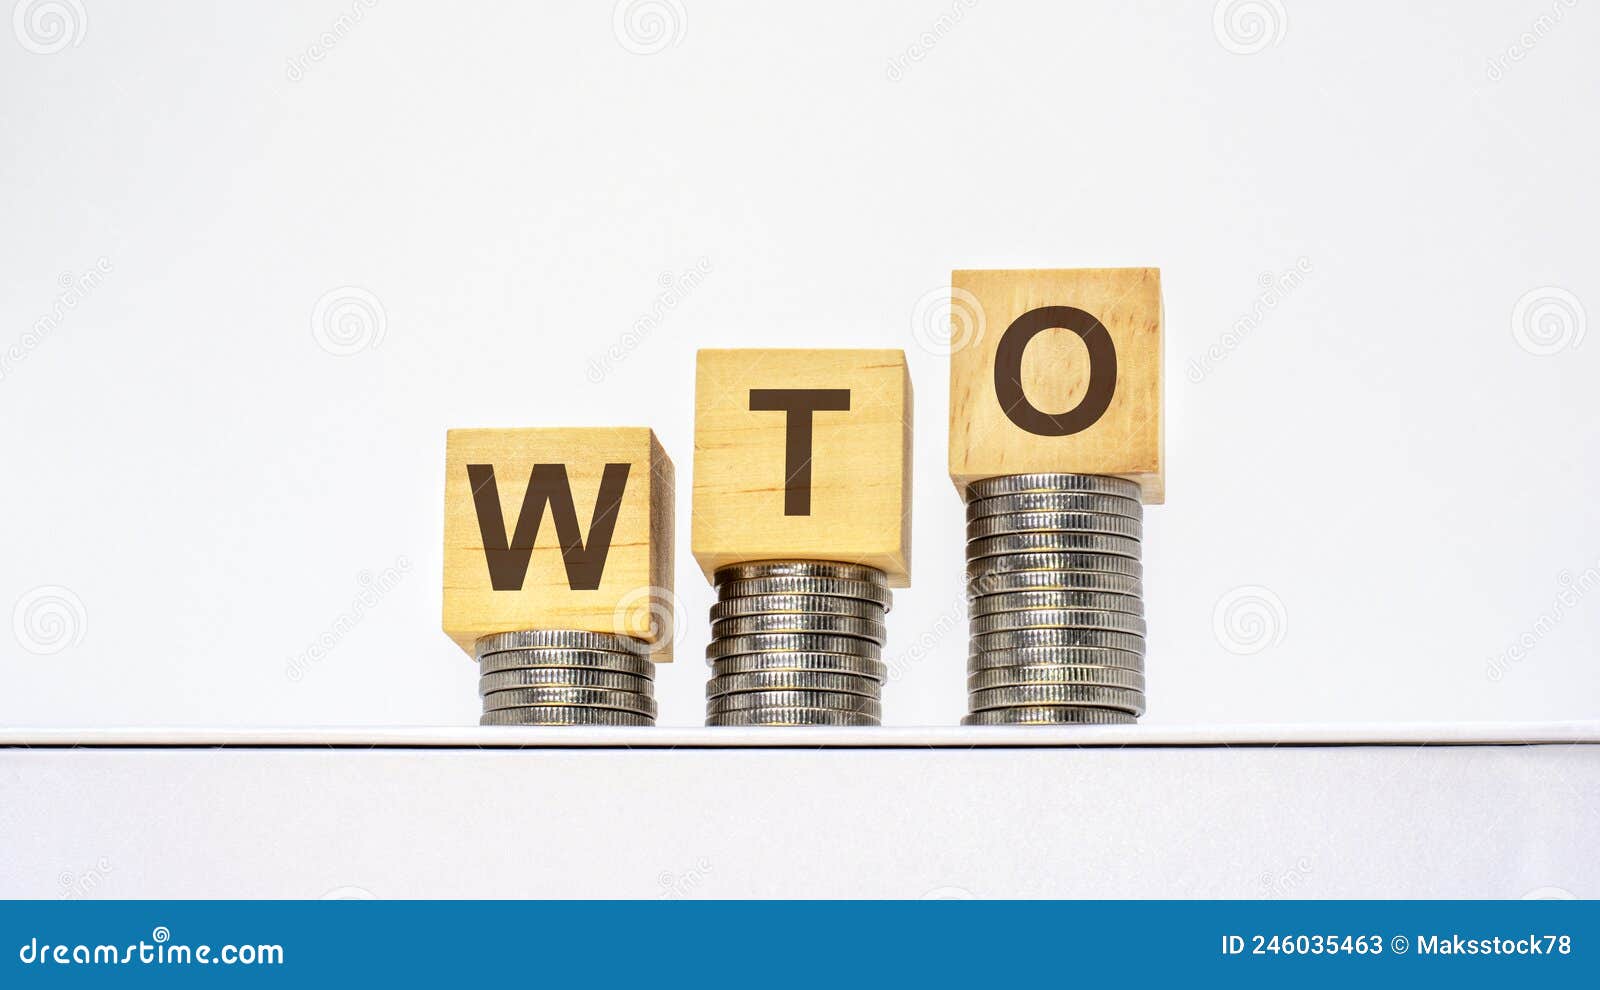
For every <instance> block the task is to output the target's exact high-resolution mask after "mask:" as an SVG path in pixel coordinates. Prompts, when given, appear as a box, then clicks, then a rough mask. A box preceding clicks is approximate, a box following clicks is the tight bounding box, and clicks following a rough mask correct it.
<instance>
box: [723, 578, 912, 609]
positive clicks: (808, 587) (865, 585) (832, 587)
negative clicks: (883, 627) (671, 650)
mask: <svg viewBox="0 0 1600 990" xmlns="http://www.w3.org/2000/svg"><path fill="white" fill-rule="evenodd" d="M717 594H718V596H719V597H720V598H721V600H723V601H727V600H728V599H730V598H748V597H754V596H758V595H832V596H833V597H835V598H859V599H861V600H862V601H867V602H877V603H878V604H879V605H882V606H883V607H884V609H885V611H887V610H888V608H889V606H890V605H891V604H893V601H894V596H893V595H892V594H890V592H889V589H888V588H885V587H883V586H882V585H877V584H873V583H872V582H871V581H851V580H847V579H844V578H827V577H816V578H810V577H768V578H751V579H750V580H748V581H729V582H728V583H727V584H724V585H722V586H721V587H719V588H718V589H717Z"/></svg>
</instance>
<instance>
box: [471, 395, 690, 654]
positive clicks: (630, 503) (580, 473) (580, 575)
mask: <svg viewBox="0 0 1600 990" xmlns="http://www.w3.org/2000/svg"><path fill="white" fill-rule="evenodd" d="M672 498H673V471H672V462H671V461H670V460H668V459H667V455H666V452H665V451H663V450H662V449H661V444H660V443H659V442H658V441H657V440H656V437H655V434H654V433H652V432H651V431H650V430H648V429H645V428H643V427H625V428H579V429H503V430H451V431H449V433H448V435H447V438H446V441H445V518H444V631H445V632H446V633H448V634H449V635H450V638H451V639H453V640H455V641H456V643H457V644H458V645H459V646H460V647H461V648H462V649H463V650H466V651H467V652H468V653H469V654H470V653H471V652H472V645H473V643H474V642H475V641H476V640H477V639H478V638H479V637H481V636H487V635H489V634H490V633H499V632H514V631H519V630H523V629H586V630H590V631H593V632H606V633H620V634H622V635H626V636H633V637H636V638H639V639H643V640H646V641H647V642H650V643H652V644H654V647H655V652H654V654H653V659H655V660H656V661H658V662H661V661H666V660H670V659H672V654H671V643H672V627H671V619H672V614H673V603H672V601H671V599H672V524H673V518H672Z"/></svg>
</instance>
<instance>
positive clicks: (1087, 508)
mask: <svg viewBox="0 0 1600 990" xmlns="http://www.w3.org/2000/svg"><path fill="white" fill-rule="evenodd" d="M1013 512H1101V513H1105V514H1107V515H1112V516H1126V517H1128V518H1129V519H1142V518H1144V506H1143V505H1141V504H1139V501H1138V500H1137V499H1131V498H1123V497H1122V496H1120V495H1096V494H1093V493H1091V492H1019V493H1017V494H1016V495H996V496H995V497H993V498H980V499H974V500H973V501H971V502H968V503H967V522H969V523H970V522H974V521H976V520H978V519H987V518H988V517H990V516H1000V515H1009V514H1010V513H1013Z"/></svg>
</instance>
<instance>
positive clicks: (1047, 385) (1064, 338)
mask: <svg viewBox="0 0 1600 990" xmlns="http://www.w3.org/2000/svg"><path fill="white" fill-rule="evenodd" d="M950 284H951V295H952V307H953V310H954V312H953V316H954V322H953V330H954V332H953V334H952V344H953V345H954V346H953V351H952V353H951V356H950V477H951V479H952V480H953V481H954V482H955V483H956V487H957V488H958V489H961V490H963V491H964V490H965V489H966V487H967V485H969V484H971V483H972V482H974V481H977V480H980V479H983V478H992V477H995V476H997V475H1007V474H1027V473H1032V472H1043V471H1065V472H1076V473H1083V474H1106V475H1117V476H1120V477H1124V478H1128V479H1130V480H1133V481H1137V482H1138V483H1139V484H1140V486H1141V487H1142V489H1143V494H1144V500H1145V501H1146V502H1152V503H1158V502H1162V501H1164V500H1165V498H1166V473H1165V463H1164V460H1163V423H1162V304H1161V273H1160V270H1159V269H1155V268H1085V269H1021V270H1014V271H1008V270H988V271H955V272H952V273H951V277H950ZM1042 307H1071V308H1074V309H1078V310H1082V311H1083V312H1085V313H1087V314H1089V315H1091V316H1093V317H1094V318H1095V319H1097V320H1098V321H1099V323H1100V324H1101V325H1103V326H1104V328H1105V330H1106V332H1107V333H1109V336H1110V341H1111V343H1112V345H1113V346H1114V347H1115V354H1116V375H1115V379H1114V388H1113V390H1112V392H1111V395H1110V399H1109V405H1107V406H1105V408H1104V412H1103V413H1101V414H1100V416H1099V417H1098V418H1097V419H1095V420H1094V421H1093V423H1092V424H1091V425H1088V426H1087V427H1085V428H1083V429H1082V430H1081V431H1079V432H1074V433H1072V434H1070V435H1061V436H1043V435H1038V434H1037V433H1034V432H1029V430H1028V429H1025V428H1023V427H1022V426H1020V425H1018V423H1017V422H1016V421H1015V417H1016V416H1018V415H1020V413H1018V412H1017V410H1018V409H1019V407H1021V406H1026V405H1031V406H1032V407H1034V408H1035V409H1037V410H1040V411H1042V412H1044V413H1048V414H1053V415H1063V414H1067V413H1068V412H1069V411H1071V410H1074V409H1080V408H1088V404H1085V400H1086V398H1088V397H1090V392H1091V390H1090V378H1091V375H1090V368H1091V361H1090V348H1089V346H1087V345H1086V343H1085V339H1084V338H1083V337H1082V336H1080V335H1079V334H1078V333H1075V332H1074V331H1072V330H1069V329H1049V330H1044V331H1042V332H1040V333H1038V334H1037V335H1035V336H1033V337H1032V339H1031V340H1030V341H1029V342H1028V343H1027V345H1026V347H1025V349H1024V350H1023V357H1022V360H1021V363H1020V375H1019V377H1020V383H1021V394H1022V395H1024V396H1026V397H1027V403H1025V404H1024V403H1018V402H1015V401H1014V402H1013V403H1012V405H1011V409H1012V411H1013V414H1012V415H1008V412H1007V409H1006V408H1005V407H1004V406H1003V404H1002V399H1001V396H1000V395H999V393H998V389H997V383H996V374H995V365H996V355H997V353H999V352H1000V349H1001V342H1002V339H1003V338H1005V337H1006V334H1007V332H1008V330H1010V329H1012V328H1013V326H1014V325H1016V324H1017V322H1018V320H1019V318H1020V317H1024V315H1025V314H1029V313H1031V312H1033V311H1035V310H1038V309H1040V308H1042ZM1046 322H1048V321H1046ZM1015 340H1016V338H1013V343H1015ZM1002 373H1004V368H1002ZM1080 404H1083V405H1080Z"/></svg>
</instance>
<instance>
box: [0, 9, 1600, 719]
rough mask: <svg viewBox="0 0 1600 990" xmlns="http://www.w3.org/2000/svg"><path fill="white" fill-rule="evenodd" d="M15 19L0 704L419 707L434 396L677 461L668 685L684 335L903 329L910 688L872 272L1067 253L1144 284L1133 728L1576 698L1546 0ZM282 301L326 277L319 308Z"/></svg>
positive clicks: (3, 100)
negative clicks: (358, 312) (1137, 270)
mask: <svg viewBox="0 0 1600 990" xmlns="http://www.w3.org/2000/svg"><path fill="white" fill-rule="evenodd" d="M7 6H8V7H9V6H11V4H10V2H9V0H8V3H7ZM40 6H50V5H49V4H44V3H41V0H23V2H22V3H21V4H20V5H19V6H18V8H17V12H16V17H14V18H13V20H12V21H11V23H10V24H0V232H3V236H0V280H3V283H0V284H3V292H0V348H8V347H9V348H12V349H11V350H10V351H9V352H3V353H4V356H3V359H0V369H3V371H4V375H3V379H0V415H3V417H4V418H3V422H4V425H5V430H4V434H3V436H4V443H5V455H4V461H3V465H4V467H3V472H4V473H3V477H4V482H3V484H0V518H3V519H4V520H5V527H4V528H5V539H4V541H3V545H0V607H3V611H0V616H3V617H4V618H11V619H13V623H12V625H11V627H9V628H0V724H4V725H9V726H25V725H56V726H71V725H77V726H95V725H112V724H132V725H150V726H155V725H196V724H223V725H227V724H240V725H243V724H264V725H313V724H353V725H359V724H378V723H383V724H439V725H462V724H471V723H472V722H474V721H475V718H476V711H477V708H478V699H477V697H476V692H475V671H474V669H473V668H472V665H471V664H470V662H469V661H468V660H467V659H466V658H465V657H464V656H463V655H462V654H461V653H460V651H459V650H457V649H456V647H455V646H453V645H452V644H451V643H450V642H449V641H448V640H447V639H446V638H445V636H444V635H443V633H442V632H440V631H439V570H440V562H439V557H440V529H441V519H442V505H441V493H442V485H443V477H442V474H443V458H444V431H445V429H446V428H448V427H452V426H493V425H519V426H520V425H561V424H573V425H587V424H642V425H649V426H651V427H653V428H654V429H655V430H656V431H657V432H658V433H659V434H660V436H661V438H662V440H663V442H664V443H665V445H666V448H667V450H668V452H669V453H670V454H671V456H672V457H673V458H674V459H675V461H676V463H677V466H678V472H679V499H678V534H679V543H680V552H679V555H678V561H677V584H678V589H679V592H680V594H681V597H682V601H683V612H684V615H685V618H686V622H685V628H684V629H683V631H682V637H683V638H682V641H681V644H680V662H679V663H678V664H676V665H674V666H673V667H671V668H668V669H665V670H663V671H662V672H661V673H660V675H659V678H658V685H659V688H660V695H661V698H662V708H663V714H662V719H661V721H662V722H663V723H664V724H678V725H689V724H695V723H698V722H699V721H700V719H701V717H702V712H703V701H702V689H703V684H704V679H705V676H706V669H705V667H704V666H703V665H702V664H701V663H700V662H698V660H697V657H698V654H699V652H700V648H701V646H702V645H703V644H704V642H705V640H706V639H707V635H708V633H707V628H706V621H705V615H706V609H707V607H708V605H709V604H710V602H711V599H712V595H711V591H710V589H709V588H708V587H706V585H705V582H704V579H703V578H702V577H701V576H700V574H699V571H698V570H697V568H696V567H695V566H694V564H693V562H692V561H691V559H690V557H689V555H688V552H687V543H688V529H689V511H690V505H689V498H688V490H689V481H690V476H691V454H692V429H693V421H692V408H691V402H692V389H693V380H692V379H693V361H694V353H695V350H696V349H697V348H700V347H708V346H818V347H824V346H839V347H843V346H850V347H902V348H905V349H906V351H907V354H908V356H909V358H910V360H911V363H912V376H913V381H914V384H915V387H916V391H917V396H916V415H917V425H918V430H917V450H916V459H917V466H916V495H915V497H916V503H915V532H914V539H915V575H914V581H915V584H914V587H913V588H911V589H910V590H907V591H904V592H901V593H900V594H899V595H898V596H897V600H896V607H895V610H894V612H893V613H892V614H891V616H890V636H891V643H890V647H889V650H888V653H889V655H890V657H891V659H893V660H894V661H895V663H896V672H897V676H896V677H895V678H894V680H893V682H892V684H891V685H890V686H889V687H888V688H887V691H886V718H885V721H886V722H888V723H892V724H918V723H928V724H951V723H954V722H955V721H956V720H957V719H958V718H959V716H960V715H961V713H962V712H963V711H964V704H965V698H964V683H963V682H964V676H963V674H964V671H963V661H962V658H963V656H964V653H965V650H964V645H965V639H964V637H965V629H964V623H963V622H962V621H960V615H959V608H960V606H961V598H962V592H961V588H962V585H961V557H962V516H961V506H960V501H959V499H958V498H957V496H956V493H955V491H954V489H953V487H952V486H951V485H950V484H949V482H948V480H947V478H946V476H945V471H944V459H945V437H946V421H945V418H946V412H947V398H946V385H947V379H946V375H947V361H946V359H945V358H943V357H942V356H941V355H940V354H939V353H938V352H937V351H938V348H937V346H935V345H934V344H931V343H930V341H931V340H932V339H933V337H934V336H936V334H935V333H932V332H930V330H929V329H928V328H927V327H925V326H921V325H919V324H918V323H917V322H915V319H914V314H915V313H916V312H917V307H918V303H919V300H923V299H924V298H925V297H926V295H927V294H928V293H929V292H930V291H933V292H937V291H938V290H939V289H940V287H941V286H945V285H947V283H948V277H949V270H950V269H951V268H953V267H1033V266H1039V267H1073V266H1116V265H1154V266H1159V267H1160V268H1161V269H1162V274H1163V284H1164V289H1165V299H1166V316H1167V326H1166V328H1167V359H1168V363H1167V369H1168V387H1167V394H1166V398H1167V455H1168V461H1169V472H1168V490H1169V501H1168V504H1167V505H1165V506H1162V507H1155V508H1152V509H1151V510H1150V511H1149V512H1148V513H1147V522H1146V547H1145V561H1146V567H1147V573H1148V579H1147V582H1146V597H1147V601H1148V605H1149V609H1150V614H1151V634H1150V655H1149V676H1150V713H1149V715H1148V716H1147V718H1146V721H1147V722H1151V723H1154V722H1199V723H1207V722H1238V721H1262V720H1275V721H1288V722H1300V721H1344V720H1349V721H1372V720H1395V719H1404V720H1408V721H1414V720H1432V719H1440V720H1443V719H1501V718H1506V719H1510V718H1517V719H1540V718H1582V717H1594V716H1595V715H1596V714H1597V710H1600V691H1597V688H1600V672H1597V670H1600V667H1597V664H1596V663H1595V658H1596V655H1597V650H1600V594H1597V593H1595V590H1594V589H1596V588H1600V513H1597V512H1596V511H1595V509H1594V498H1593V491H1594V488H1595V485H1596V481H1597V479H1600V444H1597V443H1596V439H1597V420H1596V417H1595V416H1594V414H1593V412H1592V403H1593V396H1594V390H1595V385H1596V383H1597V381H1600V378H1597V370H1600V341H1596V342H1586V341H1584V340H1583V335H1584V334H1585V333H1586V332H1587V331H1588V329H1589V328H1588V323H1589V322H1590V320H1591V319H1592V318H1595V314H1596V313H1597V312H1600V247H1597V246H1596V245H1597V240H1596V238H1595V231H1596V229H1600V199H1597V197H1596V196H1595V193H1594V184H1593V168H1594V159H1595V152H1596V150H1597V146H1600V142H1597V140H1596V125H1595V115H1594V112H1593V111H1594V96H1595V93H1596V85H1597V83H1600V66H1597V63H1596V62H1595V60H1594V59H1593V53H1594V51H1595V48H1596V43H1597V41H1600V16H1597V12H1596V11H1595V10H1594V9H1592V7H1591V6H1590V5H1588V4H1585V3H1577V2H1574V5H1573V6H1571V7H1568V6H1565V5H1564V4H1563V3H1562V2H1561V0H1555V2H1554V3H1549V2H1522V0H1518V2H1502V3H1493V4H1491V3H1487V2H1484V3H1472V4H1443V3H1439V4H1432V5H1424V6H1423V7H1421V8H1417V9H1405V8H1402V7H1397V6H1396V5H1393V4H1384V3H1376V2H1362V3H1345V4H1312V3H1309V2H1305V0H1282V3H1281V5H1280V4H1273V3H1260V4H1256V5H1255V7H1254V10H1255V11H1256V12H1257V13H1259V14H1261V15H1263V16H1264V18H1265V19H1264V21H1263V20H1257V21H1251V20H1250V19H1249V18H1248V17H1245V18H1243V19H1232V18H1231V17H1230V15H1229V12H1228V10H1227V9H1225V8H1224V9H1223V10H1222V12H1221V15H1220V21H1219V19H1218V15H1217V12H1216V11H1214V10H1213V8H1212V6H1211V5H1210V4H1204V3H1191V4H1183V5H1176V4H1154V3H1131V4H1130V3H1111V2H1106V3H1085V4H1057V3H1032V4H1029V3H1006V2H1000V0H967V2H966V4H965V5H959V4H958V5H954V6H953V5H952V4H951V3H950V2H948V0H919V2H904V3H894V4H860V3H824V2H817V3H810V4H804V5H787V6H784V7H778V6H775V5H759V4H748V3H735V2H731V0H727V2H713V0H680V2H679V3H667V2H664V3H659V4H655V5H650V4H638V5H637V6H642V7H646V8H648V9H647V10H645V11H637V12H635V13H642V14H650V13H654V14H657V15H660V16H661V17H662V18H663V19H661V20H657V21H654V22H652V21H650V19H649V17H647V16H646V17H642V18H637V19H631V18H630V16H629V12H628V11H627V10H626V9H625V8H624V9H623V11H622V15H621V17H620V20H619V18H618V17H617V16H615V15H616V12H615V11H614V10H613V9H612V6H611V5H610V4H608V3H603V2H592V3H564V4H539V5H532V4H510V3H505V4H486V3H477V4H451V5H440V4H429V3H402V2H399V0H377V2H375V3H372V4H371V5H370V6H366V7H363V6H360V5H357V6H355V7H352V6H351V4H350V3H346V2H333V0H322V2H284V3H274V4H270V5H255V7H254V9H252V10H245V9H242V7H236V6H234V5H211V4H202V3H198V2H184V3H177V2H172V3H147V4H137V5H134V4H117V3H110V2H105V0H77V2H76V3H73V2H70V0H67V2H61V3H57V4H55V5H54V7H55V9H56V10H58V11H64V12H65V14H66V23H61V22H54V23H52V22H50V21H49V18H48V16H46V17H45V19H44V20H41V21H34V20H31V19H30V17H29V16H28V15H29V14H30V12H31V8H33V7H40ZM352 10H354V11H356V12H357V13H358V14H359V19H357V18H356V17H355V16H354V15H352ZM44 13H46V15H48V11H46V12H44ZM18 18H20V20H19V19H18ZM340 18H346V21H347V23H346V24H345V25H344V26H342V27H341V26H338V23H337V22H338V21H339V20H340ZM1541 18H1542V19H1543V20H1541ZM57 29H59V30H60V31H64V33H52V32H53V31H57ZM652 31H655V32H656V33H655V34H652V33H651V32H652ZM1252 31H1254V32H1256V33H1254V34H1253V33H1252ZM324 36H325V37H324ZM319 38H322V39H323V41H322V42H319ZM328 40H331V41H332V44H331V45H328V44H325V42H327V41H328ZM313 46H319V47H318V48H317V50H316V52H315V53H313V54H316V55H317V56H318V58H316V59H312V58H310V57H309V56H308V50H310V49H312V47H313ZM57 48H59V49H60V50H54V51H53V50H52V49H57ZM656 49H660V50H656ZM1257 49H1259V50H1257ZM697 265H698V266H702V267H703V270H704V276H703V277H702V278H699V279H698V280H696V284H694V285H693V287H692V288H691V289H689V290H688V291H686V292H685V291H680V287H681V286H682V285H683V284H684V273H685V272H687V271H689V270H691V269H694V268H695V267H696V266H697ZM97 266H98V267H99V273H98V274H97V275H95V276H94V277H92V278H87V279H86V274H87V273H89V272H91V271H94V270H96V268H97ZM1297 266H1300V267H1301V268H1302V270H1303V271H1304V272H1305V274H1304V278H1303V279H1302V280H1301V281H1300V283H1299V284H1298V285H1297V286H1295V287H1293V288H1292V289H1291V290H1289V291H1286V292H1280V291H1277V290H1276V288H1274V287H1272V286H1271V285H1269V283H1272V282H1273V280H1274V278H1275V277H1277V276H1281V275H1282V274H1283V273H1284V272H1287V271H1289V270H1292V269H1295V268H1296V267H1297ZM63 276H66V280H67V281H68V282H72V283H74V284H75V285H77V286H79V287H78V288H72V289H69V288H67V287H66V285H65V284H64V282H63ZM1263 276H1265V279H1264V278H1263ZM83 286H87V288H86V289H85V288H82V287H83ZM349 287H354V288H356V289H359V290H360V293H361V294H365V295H360V294H353V293H352V292H351V291H350V289H349ZM329 293H333V296H332V297H331V298H335V299H342V298H352V297H355V296H357V295H360V297H361V298H368V297H370V299H371V300H374V301H375V307H373V308H370V309H369V310H367V311H366V314H365V317H366V320H367V322H365V323H360V322H359V321H358V322H357V323H356V324H355V325H354V326H353V328H352V326H351V325H350V324H345V325H344V326H343V327H342V329H341V328H339V327H337V326H336V327H335V329H336V330H337V331H338V332H336V333H333V334H330V333H328V332H326V328H325V327H324V328H322V330H323V332H321V333H320V336H319V333H318V332H316V331H317V330H318V327H317V326H316V321H315V320H314V315H315V314H316V311H317V306H318V301H319V300H320V299H324V298H328V297H329V296H328V294H329ZM1519 300H1522V301H1524V302H1523V305H1522V306H1521V307H1520V308H1519ZM1547 303H1554V305H1553V306H1550V305H1546V304H1547ZM1585 306H1586V307H1587V310H1588V311H1587V312H1584V307H1585ZM652 308H655V309H657V310H658V311H660V312H662V313H663V314H664V315H662V317H661V319H659V321H656V325H654V326H653V327H651V328H650V329H649V330H648V332H646V333H644V334H642V335H632V334H630V328H632V327H634V326H635V324H636V323H637V322H638V321H639V320H640V319H641V317H644V316H646V315H647V314H650V313H651V312H652ZM57 309H59V310H60V317H59V319H56V318H55V317H54V313H55V311H56V310H57ZM379 311H381V320H380V319H379V318H378V317H377V315H376V314H377V313H378V312H379ZM1253 311H1254V312H1258V313H1259V319H1258V320H1257V321H1256V325H1254V327H1253V328H1250V329H1249V330H1248V332H1246V333H1243V334H1235V333H1233V332H1232V330H1231V328H1233V327H1234V326H1235V324H1236V323H1237V322H1238V321H1239V320H1240V319H1241V318H1242V317H1245V316H1247V315H1250V314H1252V312H1253ZM347 315H348V313H347ZM41 320H44V322H43V323H41V322H40V321H41ZM41 327H42V328H43V329H40V328H41ZM380 329H381V333H379V331H380ZM352 330H353V334H354V336H353V338H347V337H346V336H345V334H346V332H349V331H352ZM624 335H629V337H628V338H626V345H625V346H624V347H623V348H622V349H623V350H624V351H625V352H626V353H624V354H623V355H622V357H621V358H620V359H619V360H615V361H609V362H605V361H604V355H605V354H606V351H607V349H608V348H609V347H611V346H613V345H616V344H619V343H622V342H624V341H625V336H624ZM344 344H349V345H350V346H349V347H344V346H342V345H344ZM1213 347H1216V348H1218V350H1217V351H1215V352H1213V354H1220V355H1221V356H1220V357H1213V358H1210V359H1208V358H1207V352H1208V348H1213ZM352 349H353V350H354V353H349V354H344V355H343V356H340V355H339V354H335V353H330V351H341V350H352ZM1547 352H1548V353H1547ZM597 358H598V359H602V361H603V362H604V363H603V366H601V367H600V368H599V371H598V372H596V371H595V370H594V368H595V366H594V364H593V362H594V361H595V360H596V359H597ZM1191 362H1204V363H1203V366H1192V365H1191ZM1192 367H1198V371H1197V372H1193V371H1191V368H1192ZM595 379H598V381H597V380H595ZM385 575H388V577H385ZM395 578H397V579H398V580H393V579H395ZM364 579H365V580H367V581H371V582H374V585H373V586H378V585H381V586H384V587H388V586H389V585H391V584H392V587H390V588H389V590H387V591H385V592H383V593H381V594H379V595H377V596H376V601H375V603H373V604H371V605H370V606H369V605H368V604H367V603H366V602H365V601H363V589H364V587H369V586H365V585H363V583H362V582H363V580H364ZM1241 589H1242V590H1241ZM1564 589H1566V591H1567V595H1566V601H1564V602H1562V601H1560V600H1559V599H1558V596H1559V595H1561V594H1562V593H1563V590H1564ZM1585 589H1589V590H1587V591H1586V590H1585ZM371 597H372V596H371V595H370V594H368V595H367V598H368V599H370V598H371ZM1230 615H1231V617H1232V619H1233V620H1236V621H1234V622H1233V623H1232V624H1231V625H1230V623H1229V621H1226V620H1227V619H1228V617H1229V616H1230ZM1219 616H1220V617H1221V619H1222V620H1223V621H1220V622H1219ZM1252 618H1254V619H1257V620H1259V621H1258V622H1257V623H1255V624H1254V625H1252V623H1251V622H1250V621H1249V620H1250V619H1252ZM1219 627H1220V631H1219ZM330 639H331V640H332V644H331V649H328V650H326V652H325V654H323V653H319V654H318V658H317V659H313V660H310V661H307V660H306V657H307V656H308V652H307V651H308V650H310V649H311V648H312V647H313V646H314V645H316V644H318V643H319V642H323V643H327V642H329V640H330ZM1519 642H1520V643H1521V644H1523V646H1524V647H1525V649H1521V650H1519V652H1518V657H1520V659H1510V658H1508V657H1507V656H1506V651H1507V650H1508V649H1509V648H1511V647H1513V646H1516V645H1517V644H1519ZM1252 651H1253V652H1252ZM296 668H297V669H298V671H299V673H300V674H302V675H303V676H300V677H298V679H296V678H293V677H291V676H289V673H290V671H291V670H292V669H296Z"/></svg>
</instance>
